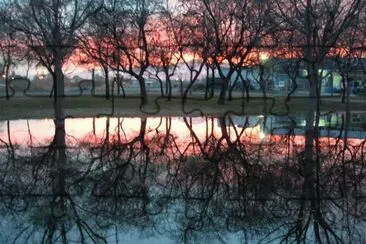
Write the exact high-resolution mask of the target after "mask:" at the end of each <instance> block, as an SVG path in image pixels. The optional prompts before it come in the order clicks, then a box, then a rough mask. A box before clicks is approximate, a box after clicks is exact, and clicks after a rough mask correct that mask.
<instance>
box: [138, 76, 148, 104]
mask: <svg viewBox="0 0 366 244" xmlns="http://www.w3.org/2000/svg"><path fill="white" fill-rule="evenodd" d="M137 80H138V81H139V84H140V96H141V104H142V105H146V104H147V92H146V84H145V79H144V78H143V77H142V76H140V77H138V78H137Z"/></svg>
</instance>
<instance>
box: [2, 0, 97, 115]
mask: <svg viewBox="0 0 366 244" xmlns="http://www.w3.org/2000/svg"><path fill="white" fill-rule="evenodd" d="M101 6H102V5H101V1H79V0H67V1H62V0H27V1H22V2H19V1H16V0H14V1H12V4H11V10H10V11H11V12H12V13H13V14H12V15H11V16H10V18H9V19H8V21H9V23H10V25H11V26H12V27H13V28H14V30H15V31H16V32H17V33H18V34H19V35H18V38H21V39H23V40H24V42H25V43H26V44H27V46H28V47H29V48H30V49H31V51H32V52H34V53H35V54H36V56H37V58H38V60H39V62H40V63H41V64H42V65H43V66H44V67H45V68H47V70H48V71H49V72H50V74H51V75H52V78H53V90H54V97H55V102H54V106H55V113H56V118H58V119H59V118H63V117H64V111H63V100H64V96H65V87H64V73H63V70H62V68H63V65H64V64H65V61H66V60H67V59H68V57H69V56H70V55H71V54H72V50H74V49H75V48H76V46H77V38H76V36H75V33H76V30H78V29H79V28H82V27H83V25H84V23H85V22H86V20H87V19H88V18H89V17H90V16H91V15H93V14H95V13H96V12H98V11H99V10H100V8H101Z"/></svg>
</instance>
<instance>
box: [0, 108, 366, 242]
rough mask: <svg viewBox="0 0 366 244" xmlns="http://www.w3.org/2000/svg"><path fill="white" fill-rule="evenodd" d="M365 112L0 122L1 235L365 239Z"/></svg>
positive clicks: (28, 238) (37, 238) (31, 238)
mask: <svg viewBox="0 0 366 244" xmlns="http://www.w3.org/2000/svg"><path fill="white" fill-rule="evenodd" d="M365 142H366V115H365V114H357V113H351V114H326V115H322V116H320V117H319V118H317V119H315V120H314V118H309V116H301V115H298V116H294V117H275V116H226V117H221V118H211V117H207V118H176V117H173V118H98V119H96V118H94V119H93V118H86V119H66V120H65V121H53V120H16V121H0V216H1V217H0V242H1V243H184V242H185V243H281V242H282V243H287V242H306V243H313V242H316V241H318V242H322V243H337V242H339V243H343V242H344V243H365V242H366V232H365V227H366V224H365V223H366V188H365V187H366V175H365V173H366V158H365V157H366V146H365Z"/></svg>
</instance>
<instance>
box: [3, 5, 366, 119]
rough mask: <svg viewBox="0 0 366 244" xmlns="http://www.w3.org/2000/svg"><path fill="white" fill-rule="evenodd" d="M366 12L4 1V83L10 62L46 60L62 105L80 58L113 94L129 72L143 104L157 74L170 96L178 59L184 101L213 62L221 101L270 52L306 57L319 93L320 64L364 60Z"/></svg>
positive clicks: (313, 93) (314, 93)
mask: <svg viewBox="0 0 366 244" xmlns="http://www.w3.org/2000/svg"><path fill="white" fill-rule="evenodd" d="M365 14H366V12H365V2H364V1H362V0H351V1H349V0H334V1H327V0H321V1H312V0H301V1H282V0H263V1H250V0H244V1H238V0H214V1H208V0H179V1H173V2H172V1H166V2H165V1H160V0H154V1H147V0H133V1H126V0H104V1H102V0H98V1H80V0H68V1H61V0H27V1H21V2H20V1H3V2H2V3H1V19H2V21H1V30H2V35H1V51H2V53H3V61H4V63H5V65H4V67H5V68H4V74H5V76H6V80H8V70H9V65H10V64H11V63H12V62H11V60H15V57H19V56H22V57H23V58H27V59H29V60H32V61H33V62H36V63H39V64H41V65H43V66H44V67H45V68H46V69H47V70H48V71H49V72H50V74H51V75H52V78H53V92H54V97H55V105H57V104H58V103H60V104H62V100H63V97H64V95H65V92H64V73H63V67H64V66H65V64H66V62H67V61H68V60H69V59H70V57H74V58H75V55H79V56H78V57H77V58H78V59H79V61H80V65H82V64H83V63H85V62H88V63H92V64H94V65H97V66H100V67H101V68H102V70H103V72H104V75H105V86H106V98H107V99H108V98H109V97H110V90H111V87H110V80H111V79H110V74H111V72H113V73H114V74H116V79H115V81H116V82H117V84H116V85H117V87H119V86H120V85H121V83H120V80H121V77H123V75H124V74H128V75H130V76H132V77H134V78H135V79H136V80H137V81H138V83H139V87H140V95H141V103H142V104H146V103H147V89H146V79H147V78H151V77H152V78H155V79H156V81H157V82H159V83H160V86H161V93H162V95H163V96H167V97H169V98H170V97H171V89H172V84H171V80H172V78H173V76H174V75H175V74H176V70H177V66H178V64H182V65H184V66H185V68H186V70H188V71H187V72H188V75H187V77H189V85H188V87H186V89H185V91H184V94H183V95H184V97H186V96H187V94H188V92H189V90H190V89H191V87H192V85H193V84H194V83H195V82H197V80H198V79H199V77H200V75H202V73H205V72H207V73H208V71H209V69H211V68H212V69H213V70H215V72H213V73H216V74H217V75H218V78H220V81H221V82H220V84H221V90H220V95H219V98H218V102H219V103H220V104H221V103H224V102H225V100H226V99H227V98H228V92H229V91H230V89H232V87H230V80H231V79H232V78H233V77H234V76H235V74H240V73H241V72H242V70H243V68H244V67H248V66H249V67H250V66H253V65H258V64H259V65H261V62H260V57H261V55H262V54H264V53H265V54H266V55H269V56H271V57H272V58H282V59H283V58H288V59H297V60H301V61H302V62H303V63H304V65H305V66H306V71H307V80H308V83H309V87H310V88H309V90H310V92H309V94H310V97H313V98H314V97H319V89H320V85H321V80H322V79H321V77H320V76H321V74H319V72H318V70H319V69H320V68H321V67H322V65H323V63H324V61H325V60H326V58H328V57H339V58H341V59H342V60H343V59H347V58H349V59H354V58H363V56H364V45H365V42H364V40H365V31H364V30H365V28H366V25H365V24H366V23H365ZM14 45H16V46H17V47H18V48H16V51H17V52H14ZM19 50H22V51H24V52H23V53H22V54H19ZM76 53H77V54H76ZM238 76H239V75H238ZM242 82H243V83H245V79H244V78H243V79H242ZM262 82H263V81H262ZM164 83H165V87H164V85H163V84H164ZM346 83H347V79H344V86H347V84H346ZM6 84H8V81H7V82H6ZM264 86H265V85H263V88H262V89H263V95H264V97H265V98H266V96H267V94H266V90H267V89H264ZM6 89H8V86H7V88H6ZM118 91H119V88H118ZM229 95H230V94H229ZM205 97H207V91H206V95H205ZM313 103H314V104H313V105H316V103H317V102H316V100H314V101H313ZM60 104H58V105H57V106H60ZM61 115H62V112H61V113H60V114H59V116H61Z"/></svg>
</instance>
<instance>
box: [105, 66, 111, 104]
mask: <svg viewBox="0 0 366 244" xmlns="http://www.w3.org/2000/svg"><path fill="white" fill-rule="evenodd" d="M104 76H105V78H104V81H105V98H106V99H107V100H109V98H110V92H109V90H110V88H109V69H108V67H104Z"/></svg>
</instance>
